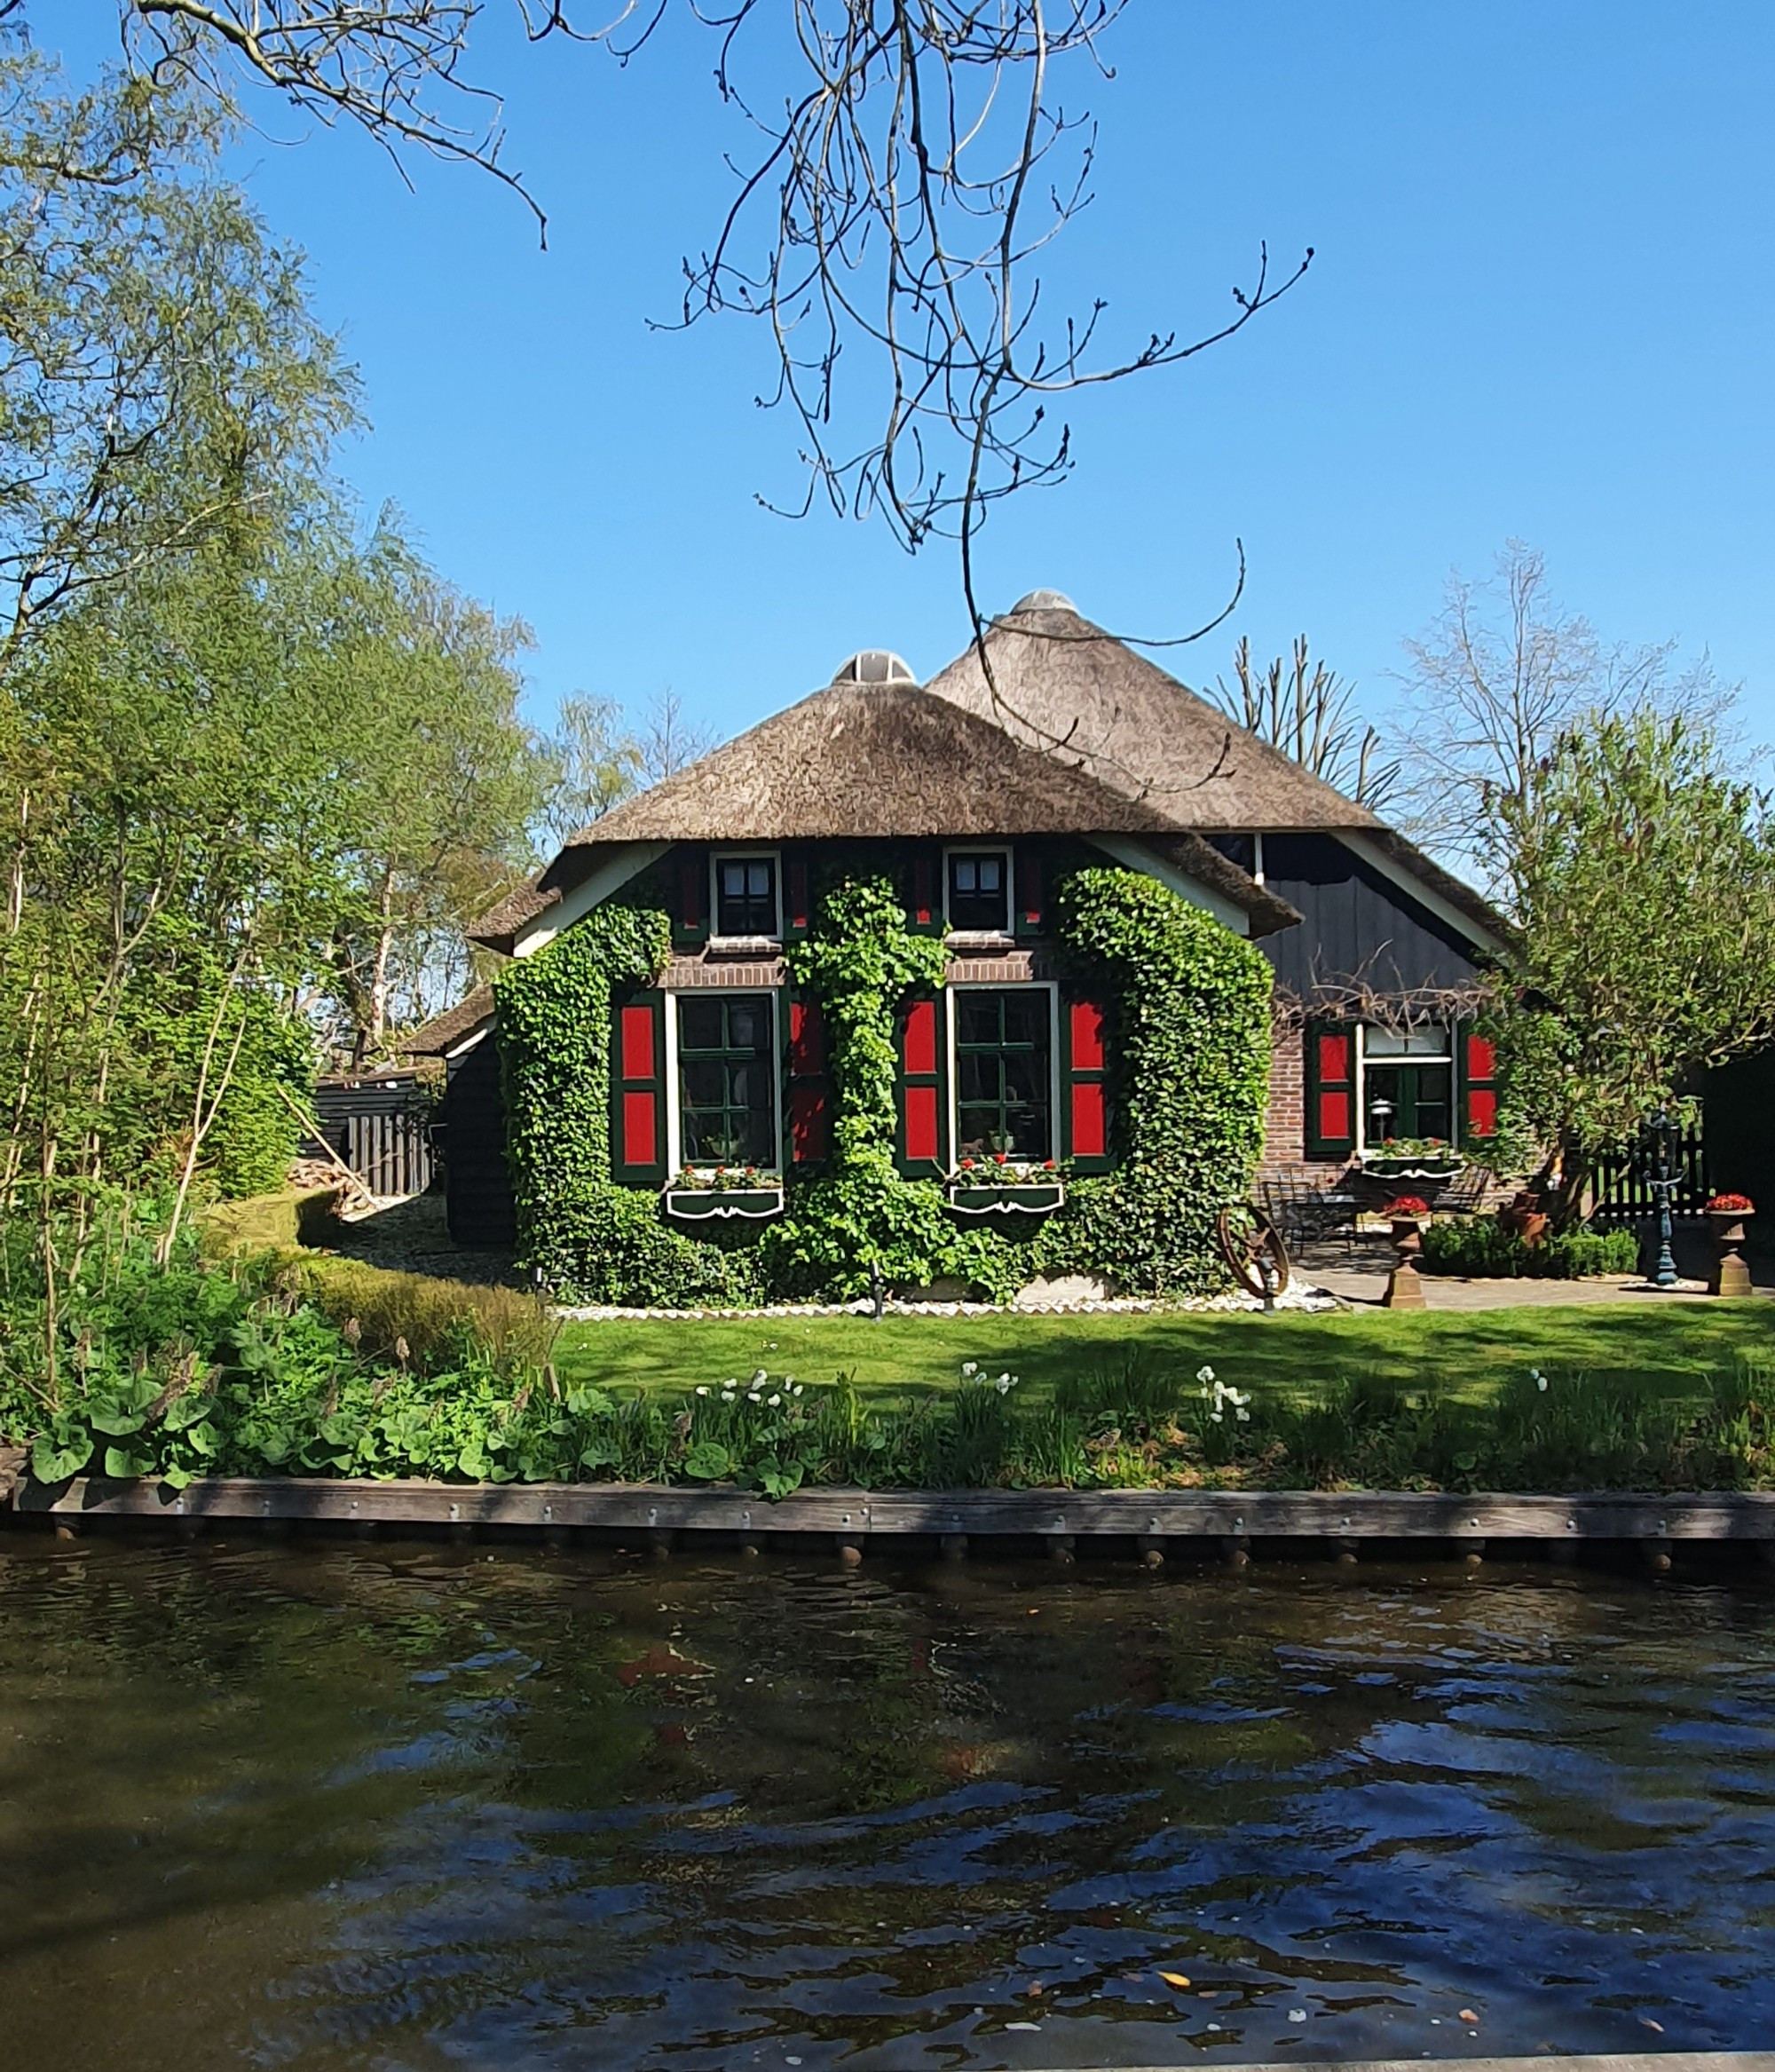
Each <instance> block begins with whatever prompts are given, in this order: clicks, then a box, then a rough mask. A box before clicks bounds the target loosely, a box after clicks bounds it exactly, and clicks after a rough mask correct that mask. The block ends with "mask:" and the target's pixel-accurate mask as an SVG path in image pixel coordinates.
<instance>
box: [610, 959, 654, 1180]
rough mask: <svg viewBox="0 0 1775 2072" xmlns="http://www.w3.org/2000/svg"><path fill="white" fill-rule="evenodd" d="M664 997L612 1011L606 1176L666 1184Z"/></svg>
mask: <svg viewBox="0 0 1775 2072" xmlns="http://www.w3.org/2000/svg"><path fill="white" fill-rule="evenodd" d="M665 1015H666V999H665V996H664V994H662V993H641V994H638V995H634V996H631V997H630V998H629V999H628V1000H625V1001H624V1002H623V1003H622V1005H621V1006H619V1008H617V1010H616V1015H615V1017H614V1020H615V1026H614V1029H613V1031H612V1034H613V1038H614V1040H613V1041H612V1043H611V1178H612V1179H615V1180H619V1181H621V1182H623V1184H624V1185H625V1186H628V1187H663V1186H664V1185H665V1184H666V1024H665Z"/></svg>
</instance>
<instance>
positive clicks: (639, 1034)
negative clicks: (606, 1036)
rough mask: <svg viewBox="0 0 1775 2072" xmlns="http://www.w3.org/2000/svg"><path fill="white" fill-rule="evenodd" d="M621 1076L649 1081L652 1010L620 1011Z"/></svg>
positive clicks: (650, 1072) (651, 1069)
mask: <svg viewBox="0 0 1775 2072" xmlns="http://www.w3.org/2000/svg"><path fill="white" fill-rule="evenodd" d="M622 1076H623V1078H624V1079H651V1078H652V1077H653V1076H654V1072H653V1009H652V1008H650V1007H638V1008H624V1009H623V1010H622Z"/></svg>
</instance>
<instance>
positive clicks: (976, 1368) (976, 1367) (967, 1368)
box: [961, 1360, 980, 1375]
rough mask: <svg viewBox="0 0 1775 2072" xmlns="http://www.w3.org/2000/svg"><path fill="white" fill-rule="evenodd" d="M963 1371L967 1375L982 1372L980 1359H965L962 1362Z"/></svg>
mask: <svg viewBox="0 0 1775 2072" xmlns="http://www.w3.org/2000/svg"><path fill="white" fill-rule="evenodd" d="M961 1371H962V1372H963V1373H964V1374H967V1375H974V1374H977V1373H978V1372H980V1362H979V1361H978V1360H964V1361H963V1362H962V1363H961Z"/></svg>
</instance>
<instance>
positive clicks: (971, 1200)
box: [949, 1180, 1066, 1218]
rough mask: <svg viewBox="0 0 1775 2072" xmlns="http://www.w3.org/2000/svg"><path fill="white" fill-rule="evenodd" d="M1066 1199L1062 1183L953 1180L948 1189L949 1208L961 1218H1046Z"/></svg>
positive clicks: (1046, 1181)
mask: <svg viewBox="0 0 1775 2072" xmlns="http://www.w3.org/2000/svg"><path fill="white" fill-rule="evenodd" d="M1065 1199H1066V1185H1065V1182H1063V1181H1059V1180H1008V1181H1004V1182H993V1181H990V1180H989V1181H970V1180H954V1181H951V1182H950V1190H949V1206H951V1208H952V1209H953V1210H954V1211H955V1212H956V1214H958V1215H962V1216H1003V1217H1007V1218H1008V1217H1012V1216H1045V1215H1051V1214H1053V1211H1054V1210H1055V1209H1057V1208H1058V1207H1059V1206H1060V1205H1061V1202H1063V1201H1064V1200H1065Z"/></svg>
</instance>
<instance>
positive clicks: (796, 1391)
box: [789, 1381, 806, 1396]
mask: <svg viewBox="0 0 1775 2072" xmlns="http://www.w3.org/2000/svg"><path fill="white" fill-rule="evenodd" d="M789 1393H790V1395H792V1396H801V1395H804V1394H805V1393H806V1391H805V1390H804V1389H803V1388H802V1387H801V1383H800V1382H799V1381H798V1382H796V1384H795V1386H794V1387H793V1388H792V1389H791V1390H790V1391H789Z"/></svg>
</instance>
